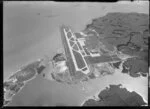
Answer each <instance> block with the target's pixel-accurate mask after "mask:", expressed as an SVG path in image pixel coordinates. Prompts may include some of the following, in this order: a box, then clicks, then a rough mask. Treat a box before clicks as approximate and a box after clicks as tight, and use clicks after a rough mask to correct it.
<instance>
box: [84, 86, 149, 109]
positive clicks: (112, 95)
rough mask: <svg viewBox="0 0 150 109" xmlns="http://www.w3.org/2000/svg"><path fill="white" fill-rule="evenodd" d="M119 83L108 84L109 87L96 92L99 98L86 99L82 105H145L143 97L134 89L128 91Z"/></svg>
mask: <svg viewBox="0 0 150 109" xmlns="http://www.w3.org/2000/svg"><path fill="white" fill-rule="evenodd" d="M121 86H122V85H121V84H119V85H109V88H108V87H106V89H104V90H102V91H101V92H100V93H99V94H98V98H99V100H95V99H88V100H86V101H85V102H84V103H83V104H82V106H142V105H146V103H145V102H144V100H143V98H142V97H141V96H140V95H139V94H137V93H136V92H135V91H132V92H129V91H128V90H127V89H126V88H121Z"/></svg>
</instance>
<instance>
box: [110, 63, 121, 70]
mask: <svg viewBox="0 0 150 109" xmlns="http://www.w3.org/2000/svg"><path fill="white" fill-rule="evenodd" d="M121 63H122V62H121V61H119V62H114V63H111V66H113V67H114V68H116V69H119V66H120V64H121Z"/></svg>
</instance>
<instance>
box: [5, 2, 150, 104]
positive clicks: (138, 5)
mask: <svg viewBox="0 0 150 109" xmlns="http://www.w3.org/2000/svg"><path fill="white" fill-rule="evenodd" d="M148 10H149V3H148V2H132V3H131V2H118V3H97V2H94V3H89V2H83V3H78V2H74V3H73V2H72V3H71V2H70V3H67V2H65V3H59V2H47V1H46V2H42V1H39V2H20V1H18V2H6V1H5V2H4V9H3V11H4V20H3V31H4V32H3V33H4V34H3V45H4V48H3V54H4V58H3V61H4V66H3V67H4V72H3V74H4V79H5V78H8V76H9V75H10V74H11V73H13V72H15V71H17V70H18V69H19V68H20V67H21V66H22V65H25V64H27V63H29V62H31V61H35V60H37V59H39V58H42V57H43V56H44V55H47V56H49V57H52V56H53V55H54V54H55V53H56V51H57V49H59V48H62V44H61V38H60V32H59V26H60V25H62V24H65V25H69V26H71V27H72V29H73V31H75V32H79V31H82V30H84V29H85V27H86V25H87V24H89V23H91V22H92V19H94V18H98V17H101V16H104V15H106V14H107V13H108V12H125V13H126V12H138V13H146V14H148V13H149V12H148ZM35 81H38V82H35ZM39 81H41V82H39ZM37 83H38V84H40V85H42V84H43V85H44V84H48V86H49V87H54V86H55V88H56V89H55V88H54V89H55V90H60V89H59V88H58V87H60V86H61V88H62V89H61V90H62V93H63V94H64V95H65V94H66V95H67V93H68V91H67V92H65V88H67V87H68V86H63V85H60V84H57V83H53V82H52V83H49V82H48V81H46V80H41V79H40V77H38V78H36V79H35V80H33V82H31V83H29V85H28V86H26V88H24V89H23V91H22V92H21V94H23V92H24V94H28V93H27V92H29V93H30V92H31V94H33V92H34V91H35V89H36V88H35V87H34V88H32V85H30V84H34V86H37V87H38V88H37V89H38V90H40V91H37V93H35V95H34V94H33V95H34V96H33V97H32V99H37V98H36V94H37V95H40V94H41V95H40V97H41V98H42V96H46V95H43V93H42V92H44V91H46V92H47V93H48V91H49V90H50V89H49V88H47V86H40V87H39V86H38V84H37ZM108 83H109V82H108ZM41 88H45V90H44V91H41V90H42V89H41ZM54 89H53V91H51V92H49V94H50V96H54V95H55V96H58V95H59V94H58V93H60V92H59V91H56V92H55V90H54ZM69 90H70V92H69V93H70V95H73V93H74V90H76V91H77V92H78V89H76V88H75V87H74V88H71V87H69ZM46 92H45V93H46ZM53 93H55V94H53ZM79 93H80V94H78V96H76V94H75V95H74V97H75V98H76V99H75V100H77V99H80V98H82V99H83V98H85V96H87V95H88V94H83V93H84V92H82V91H79ZM92 93H93V92H92ZM19 94H20V93H19ZM21 94H20V97H19V99H22V100H23V98H22V97H23V95H24V94H23V95H21ZM31 94H29V95H28V96H26V97H25V98H24V99H28V97H30V96H31ZM90 94H91V93H90ZM90 94H89V95H90ZM79 95H80V96H82V97H79ZM18 96H19V95H18ZM59 96H62V95H59ZM63 97H64V96H62V99H63ZM50 98H52V97H48V98H47V99H50ZM56 98H57V97H56ZM58 98H59V97H58ZM58 98H57V99H58ZM30 99H31V97H30ZM43 99H44V98H43ZM17 100H18V99H17ZM80 100H81V99H80ZM80 100H78V101H80ZM20 101H21V100H20ZM33 101H34V100H33ZM52 101H53V100H52ZM54 101H55V100H54ZM54 101H53V102H54ZM56 101H57V100H56ZM22 102H23V103H24V102H25V101H22ZM37 102H40V101H37ZM66 102H68V100H66ZM66 102H65V103H66ZM70 102H72V103H75V104H76V103H77V104H78V102H77V101H76V102H74V99H72V101H71V100H70ZM27 104H28V103H26V105H27ZM52 104H53V103H52ZM70 104H71V103H70Z"/></svg>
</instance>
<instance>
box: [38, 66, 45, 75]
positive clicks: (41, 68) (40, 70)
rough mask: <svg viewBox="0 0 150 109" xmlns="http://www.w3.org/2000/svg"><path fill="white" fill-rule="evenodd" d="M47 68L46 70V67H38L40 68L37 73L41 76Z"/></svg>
mask: <svg viewBox="0 0 150 109" xmlns="http://www.w3.org/2000/svg"><path fill="white" fill-rule="evenodd" d="M45 68H46V66H44V65H41V66H40V67H38V68H37V69H36V70H37V73H38V74H41V73H42V71H43V70H44V69H45Z"/></svg>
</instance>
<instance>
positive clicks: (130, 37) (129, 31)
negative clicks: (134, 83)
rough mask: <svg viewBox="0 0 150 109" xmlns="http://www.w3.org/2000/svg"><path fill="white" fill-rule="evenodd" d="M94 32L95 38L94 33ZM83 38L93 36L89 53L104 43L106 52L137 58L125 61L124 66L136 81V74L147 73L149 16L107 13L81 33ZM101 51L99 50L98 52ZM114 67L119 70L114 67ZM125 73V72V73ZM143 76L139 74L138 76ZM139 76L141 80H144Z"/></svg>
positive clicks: (94, 20) (89, 45)
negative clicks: (83, 33) (114, 51)
mask: <svg viewBox="0 0 150 109" xmlns="http://www.w3.org/2000/svg"><path fill="white" fill-rule="evenodd" d="M91 29H93V30H95V31H96V32H97V33H98V35H96V34H95V33H93V31H91ZM83 32H85V33H86V34H89V35H90V34H93V36H94V37H93V36H92V38H93V39H92V38H91V39H87V40H90V43H87V45H88V48H89V49H94V48H99V49H101V47H100V46H101V44H100V43H95V42H98V41H99V42H101V43H103V44H104V45H105V46H106V48H108V49H110V48H113V47H116V48H117V50H118V51H120V52H122V53H123V54H127V55H130V56H136V58H132V59H127V60H126V61H124V63H123V65H124V66H127V67H128V68H129V71H130V72H129V75H130V76H132V77H138V76H139V75H138V74H137V73H139V72H142V73H143V75H144V73H146V74H147V73H148V37H149V36H150V34H149V16H148V15H147V14H143V13H120V12H114V13H108V14H107V15H105V16H103V17H100V18H96V19H93V20H92V23H91V24H88V25H87V26H86V29H85V30H83ZM101 51H102V50H101ZM114 66H118V65H117V64H114ZM125 72H127V71H126V70H124V73H125ZM141 75H142V74H141ZM143 75H142V76H143Z"/></svg>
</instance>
